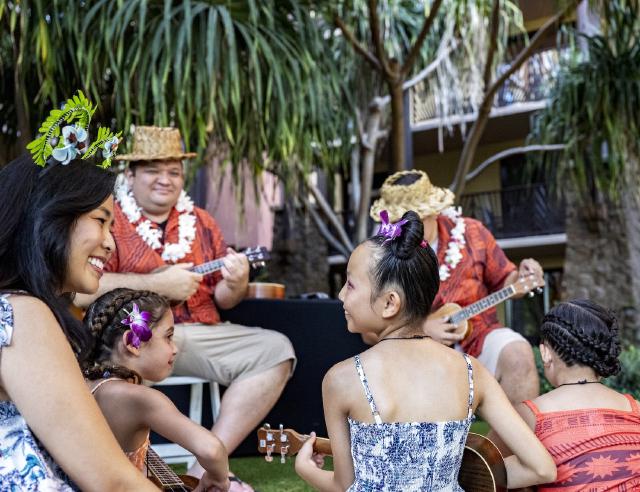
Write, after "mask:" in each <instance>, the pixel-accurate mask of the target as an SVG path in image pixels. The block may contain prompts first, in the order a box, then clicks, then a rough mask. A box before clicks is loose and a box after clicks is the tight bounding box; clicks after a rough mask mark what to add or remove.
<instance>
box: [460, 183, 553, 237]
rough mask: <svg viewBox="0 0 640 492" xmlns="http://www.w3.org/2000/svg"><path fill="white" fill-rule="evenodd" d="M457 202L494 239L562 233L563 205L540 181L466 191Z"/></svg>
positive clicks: (465, 213)
mask: <svg viewBox="0 0 640 492" xmlns="http://www.w3.org/2000/svg"><path fill="white" fill-rule="evenodd" d="M460 205H461V206H462V212H463V213H464V215H466V216H467V217H473V218H475V219H478V220H479V221H481V222H482V223H483V224H484V225H485V226H487V228H488V229H489V230H490V231H491V232H492V233H493V235H494V236H495V237H496V238H497V239H503V238H514V237H524V236H540V235H545V234H557V233H561V232H564V218H565V208H564V204H563V203H562V201H561V200H559V199H557V198H556V197H555V196H554V195H553V194H551V193H550V192H549V191H548V189H547V187H546V185H545V184H543V183H537V184H533V185H526V186H513V187H509V188H503V189H502V190H499V191H489V192H482V193H469V194H466V195H462V197H461V199H460Z"/></svg>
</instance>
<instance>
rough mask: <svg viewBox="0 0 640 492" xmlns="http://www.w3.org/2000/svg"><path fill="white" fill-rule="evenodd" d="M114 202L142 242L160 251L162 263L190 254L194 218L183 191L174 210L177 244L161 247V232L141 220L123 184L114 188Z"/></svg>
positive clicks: (131, 194)
mask: <svg viewBox="0 0 640 492" xmlns="http://www.w3.org/2000/svg"><path fill="white" fill-rule="evenodd" d="M116 200H118V203H119V204H120V208H122V212H123V213H124V214H125V215H126V217H127V219H129V222H131V223H132V224H133V225H135V226H136V232H137V233H138V235H139V236H140V237H141V238H142V240H143V241H144V242H145V243H146V244H147V245H149V247H150V248H152V249H154V250H162V253H161V256H162V259H163V260H164V261H168V262H171V263H175V262H177V261H179V260H181V259H182V258H184V257H185V256H186V255H187V254H189V253H191V244H192V243H193V241H194V239H195V238H196V216H195V215H194V214H193V207H194V205H193V201H192V200H191V198H189V196H188V195H187V194H186V192H185V191H184V190H182V191H181V192H180V197H179V198H178V203H177V204H176V207H175V208H176V210H177V211H178V213H179V214H180V215H179V216H178V242H177V243H165V244H164V247H163V245H162V231H161V230H160V229H158V228H157V227H153V225H152V224H151V221H150V220H149V219H147V218H144V220H141V219H143V215H142V209H141V208H140V206H139V205H138V204H137V202H136V199H135V198H134V196H133V192H132V191H131V190H129V187H128V186H127V183H126V182H124V183H122V184H121V185H120V186H118V187H117V188H116Z"/></svg>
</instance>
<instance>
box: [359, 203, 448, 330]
mask: <svg viewBox="0 0 640 492" xmlns="http://www.w3.org/2000/svg"><path fill="white" fill-rule="evenodd" d="M402 219H406V220H407V223H406V224H404V225H403V226H402V234H401V235H400V236H399V237H396V238H394V239H391V240H388V238H387V237H384V236H381V235H376V236H372V237H370V238H369V239H368V240H367V242H368V243H370V244H372V245H373V246H374V247H375V248H376V249H377V250H378V252H377V253H376V254H375V255H374V262H373V264H372V266H371V276H372V279H373V291H372V300H374V299H375V298H376V297H378V296H379V295H380V293H381V292H382V291H383V290H385V289H387V288H394V289H397V290H399V291H400V295H401V296H402V297H403V302H404V314H405V319H406V322H407V323H408V324H414V323H417V322H419V321H421V320H423V319H424V318H425V317H426V316H427V315H428V314H429V311H430V310H431V304H432V303H433V300H434V298H435V297H436V294H437V293H438V288H439V287H440V277H439V274H438V259H437V258H436V255H435V253H434V252H433V250H432V249H431V248H430V247H429V246H428V245H426V244H425V243H423V242H422V241H423V236H424V226H423V225H422V221H421V220H420V217H419V216H418V214H417V213H415V212H414V211H413V210H410V211H408V212H405V214H404V215H403V216H402Z"/></svg>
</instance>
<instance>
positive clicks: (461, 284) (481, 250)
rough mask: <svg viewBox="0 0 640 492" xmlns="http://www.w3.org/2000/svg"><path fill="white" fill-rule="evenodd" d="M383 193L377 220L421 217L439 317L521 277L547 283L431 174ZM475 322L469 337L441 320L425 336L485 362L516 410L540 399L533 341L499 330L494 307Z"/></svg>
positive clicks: (414, 175)
mask: <svg viewBox="0 0 640 492" xmlns="http://www.w3.org/2000/svg"><path fill="white" fill-rule="evenodd" d="M380 194H381V197H380V199H378V200H376V202H374V204H373V205H372V207H371V211H370V215H371V218H373V219H374V220H376V221H378V220H379V213H380V211H381V210H387V211H388V213H389V218H390V219H391V220H392V221H395V220H399V218H400V217H401V216H402V214H403V213H404V212H406V211H407V210H414V211H415V212H417V213H418V215H419V216H420V219H421V220H422V223H423V226H424V239H425V240H426V241H427V242H428V243H429V245H430V246H431V247H432V248H433V249H434V251H435V252H436V255H437V257H438V263H439V265H440V266H439V271H438V275H439V277H440V290H439V292H438V295H437V296H436V298H435V300H434V302H433V306H432V308H433V310H434V311H436V310H438V309H439V308H440V307H442V306H443V305H445V304H447V303H456V304H458V305H460V306H462V307H465V306H468V305H469V304H473V303H474V302H476V301H479V300H480V299H482V298H484V297H485V296H488V295H489V294H491V293H493V292H495V291H498V290H500V289H502V288H503V287H506V286H508V285H511V284H512V283H514V282H516V281H518V279H519V278H522V277H527V278H529V277H530V278H531V283H532V284H533V283H534V282H533V280H535V284H537V285H543V284H544V280H543V278H542V267H541V266H540V264H539V263H538V262H537V261H535V260H533V259H531V258H527V259H524V260H522V262H521V263H520V265H519V266H518V267H517V268H516V265H514V264H513V263H512V262H511V261H509V259H508V258H507V257H506V255H505V254H504V252H503V251H502V249H501V248H500V246H499V245H498V244H497V242H496V240H495V238H494V237H493V235H492V234H491V232H489V230H488V229H487V228H486V227H485V226H483V225H482V224H481V223H480V222H479V221H477V220H474V219H471V218H468V217H463V216H462V215H461V213H460V210H459V209H456V208H453V207H452V205H453V202H454V195H453V193H452V192H451V191H450V190H448V189H445V188H440V187H437V186H434V185H433V184H432V183H431V181H430V180H429V177H428V176H427V174H426V173H425V172H423V171H419V170H409V171H400V172H397V173H395V174H393V175H391V176H389V177H388V178H387V179H386V180H385V182H384V184H383V185H382V188H381V190H380ZM469 323H470V324H471V327H472V330H471V333H470V335H469V336H467V337H465V335H464V334H462V333H460V330H459V329H458V328H457V327H456V325H453V324H451V323H449V322H448V321H447V320H446V319H442V318H440V319H429V320H427V321H426V322H425V326H424V331H425V333H426V334H427V335H429V336H431V337H432V338H433V339H434V340H437V341H439V342H441V343H444V344H445V345H455V346H456V348H459V349H460V350H462V351H465V352H468V353H469V354H471V355H473V356H474V357H478V360H479V361H480V362H482V364H483V365H484V366H485V367H486V368H487V369H488V370H489V372H490V373H491V374H493V375H494V376H495V377H496V379H497V380H498V381H500V385H501V386H502V389H504V391H505V393H506V394H507V396H508V397H509V400H511V402H512V403H514V404H515V403H520V402H521V401H523V400H526V399H528V398H535V397H536V396H538V392H539V381H538V373H537V371H536V367H535V363H534V358H533V351H532V349H531V345H530V344H529V343H528V342H527V340H525V339H524V338H523V337H522V336H521V335H520V334H519V333H517V332H515V331H513V330H512V329H510V328H508V327H503V326H502V325H500V323H499V321H498V316H497V313H496V309H495V307H493V308H489V309H487V310H485V311H484V312H482V313H480V314H478V315H477V316H474V317H473V318H471V319H470V320H469ZM365 341H368V342H375V340H365Z"/></svg>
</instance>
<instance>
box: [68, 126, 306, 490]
mask: <svg viewBox="0 0 640 492" xmlns="http://www.w3.org/2000/svg"><path fill="white" fill-rule="evenodd" d="M194 156H195V154H189V153H184V151H183V150H182V140H181V137H180V133H179V131H178V130H177V129H175V128H158V127H143V126H141V127H137V128H136V131H135V134H134V142H133V149H132V153H131V154H128V155H122V156H118V160H124V161H129V162H130V164H129V168H128V169H127V171H126V179H127V185H126V186H123V187H120V188H119V189H118V190H117V191H116V201H115V205H114V225H113V227H112V234H113V237H114V239H115V242H116V246H117V251H116V253H114V254H113V256H112V257H111V259H110V261H109V262H108V263H107V264H106V265H105V272H110V273H105V274H104V276H103V277H102V279H101V280H100V288H99V291H98V293H97V294H96V295H95V296H93V298H96V297H98V296H99V295H102V294H103V293H105V292H108V291H109V290H112V289H114V288H117V287H128V288H131V289H137V290H151V291H154V292H157V293H158V294H161V295H163V296H165V297H167V298H168V299H170V300H172V301H173V302H174V303H175V306H174V308H173V314H174V318H175V324H176V326H175V334H174V340H175V343H176V345H177V346H178V355H177V357H176V361H175V366H174V374H176V375H181V376H197V377H201V378H203V379H206V380H209V381H216V382H218V383H220V384H222V385H224V386H226V387H227V390H226V391H225V393H224V395H223V398H222V402H221V406H220V414H219V416H218V418H217V419H216V422H215V424H214V426H213V432H214V433H215V434H216V435H217V436H218V437H219V438H220V440H222V442H223V443H224V445H225V447H226V448H227V451H228V452H229V453H231V452H233V450H234V449H235V448H236V447H237V446H238V445H239V444H240V442H242V440H243V439H244V438H245V437H246V436H247V435H248V434H249V432H251V431H252V430H253V429H254V428H255V427H256V426H257V425H258V424H259V423H260V422H262V419H264V417H265V416H266V414H267V413H268V411H269V410H270V409H271V407H272V406H273V405H274V404H275V403H276V401H277V399H278V397H279V396H280V394H281V392H282V390H283V389H284V386H285V384H286V382H287V380H288V379H289V377H290V375H291V372H292V371H293V366H294V364H295V355H294V351H293V347H292V345H291V343H290V342H289V340H288V339H287V338H286V337H285V336H284V335H282V334H281V333H277V332H275V331H271V330H264V329H261V328H257V327H246V326H240V325H234V324H231V323H221V322H220V316H219V314H218V308H222V309H230V308H232V307H233V306H235V305H236V304H238V303H239V302H240V301H241V300H242V299H243V298H244V296H245V294H246V292H247V287H248V281H249V263H248V260H247V258H246V257H245V256H244V255H242V254H239V253H236V252H235V251H234V250H233V249H231V248H227V247H226V245H225V242H224V239H223V237H222V233H221V232H220V230H219V228H218V226H217V224H216V222H215V220H214V219H213V217H211V216H210V215H209V214H208V213H207V212H206V211H204V210H202V209H200V208H198V207H195V206H194V205H193V202H192V201H191V199H190V198H189V197H188V196H187V195H186V193H185V192H184V190H183V187H184V170H183V164H182V160H183V159H188V158H190V157H194ZM217 258H222V261H223V265H224V266H223V268H222V270H220V271H219V272H216V273H213V274H211V275H206V276H203V275H201V274H199V273H196V272H193V271H191V270H190V268H191V267H192V266H194V265H200V264H202V263H204V262H207V261H211V260H214V259H217ZM159 268H160V269H159ZM91 300H92V299H91V298H87V297H86V296H78V299H77V301H76V302H77V304H79V305H85V306H86V305H87V304H88V303H89V302H91ZM202 472H203V470H202V469H201V467H200V466H199V465H196V466H195V467H193V468H192V469H191V470H190V471H189V473H190V474H192V475H195V476H198V475H201V474H202ZM230 478H231V482H232V483H231V489H230V490H232V491H250V490H251V488H250V487H249V486H248V485H246V484H244V483H243V482H240V481H239V480H238V479H237V478H236V477H230Z"/></svg>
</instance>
